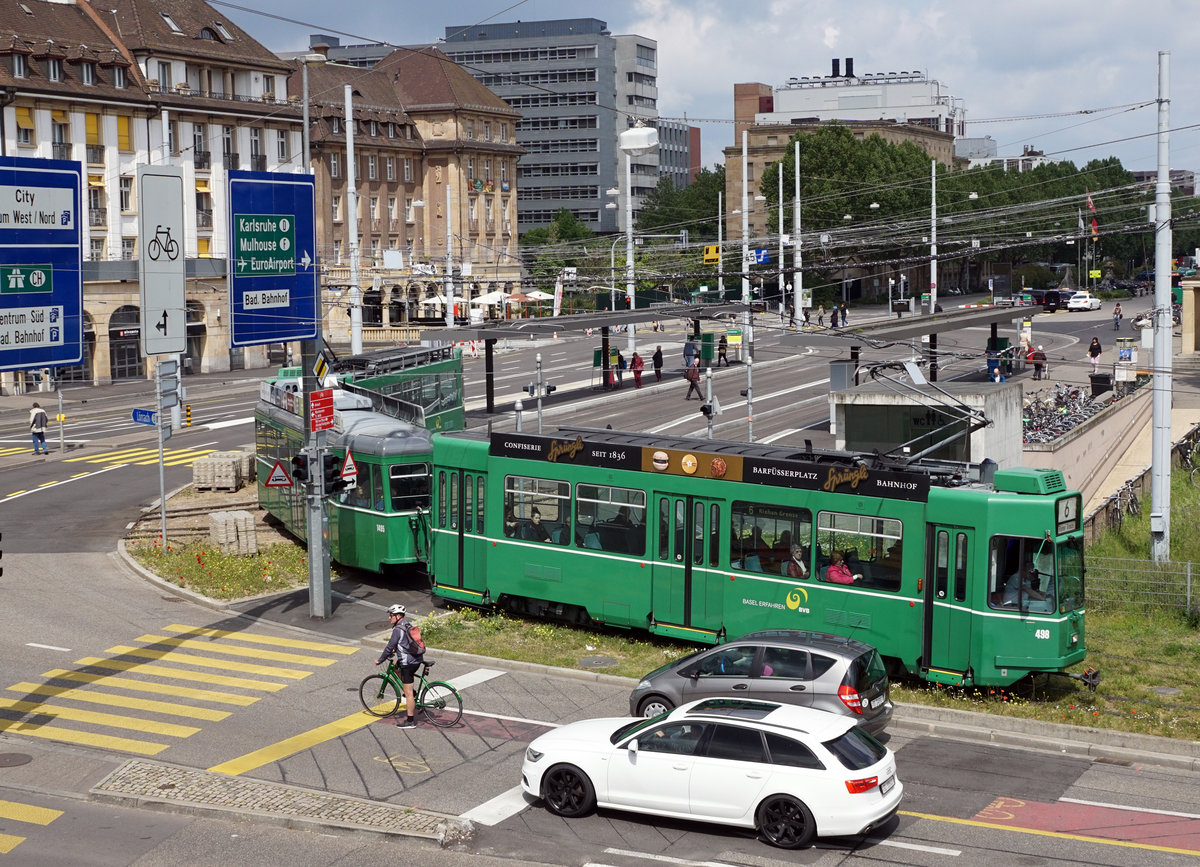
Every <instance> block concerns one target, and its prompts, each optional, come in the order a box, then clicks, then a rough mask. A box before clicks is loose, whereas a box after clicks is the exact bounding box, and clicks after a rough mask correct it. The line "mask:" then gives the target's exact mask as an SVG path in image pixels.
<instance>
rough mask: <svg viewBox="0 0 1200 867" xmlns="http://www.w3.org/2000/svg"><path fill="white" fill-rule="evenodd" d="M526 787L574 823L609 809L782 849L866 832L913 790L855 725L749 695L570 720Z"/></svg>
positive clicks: (537, 748) (529, 772) (544, 742)
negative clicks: (726, 831) (699, 825)
mask: <svg viewBox="0 0 1200 867" xmlns="http://www.w3.org/2000/svg"><path fill="white" fill-rule="evenodd" d="M521 786H522V788H523V789H524V790H525V792H526V793H528V794H530V795H532V796H533V797H535V798H541V799H542V800H543V801H544V802H545V804H546V807H547V809H549V810H550V812H552V813H555V814H557V815H559V816H564V817H567V818H575V817H578V816H583V815H586V814H587V813H590V812H591V811H592V810H593V809H595V808H596V807H597V806H599V807H611V808H614V809H618V810H630V811H633V812H637V813H646V814H649V815H652V816H669V817H672V818H676V819H689V820H693V821H698V822H714V823H717V824H722V825H734V826H738V827H743V828H754V829H756V830H757V831H758V832H759V834H760V835H761V836H762V838H763V839H764V840H766V842H768V843H770V844H772V845H774V846H779V847H781V848H784V849H798V848H800V847H803V846H807V845H809V844H810V843H812V841H813V840H814V839H815V838H816V837H818V836H822V837H841V836H848V835H855V834H865V833H866V832H867V831H869V830H871V829H873V828H877V827H879V826H880V825H881V824H883V823H884V822H886V821H887V820H888V819H889V818H890V817H891V816H892V815H893V814H894V813H895V812H896V809H897V808H898V807H899V805H900V798H901V796H902V795H903V792H904V787H903V785H902V784H901V783H900V781H899V780H898V779H896V760H895V755H894V754H893V753H892V751H891V750H889V749H888V748H887V747H885V746H884V745H883V744H881V743H879V741H877V740H875V738H873V737H872V736H871V735H869V734H868V733H867V732H865V731H863V730H862V729H861V728H859V727H858V726H856V725H855V724H854V721H853V720H851V719H850V718H849V717H845V716H836V715H834V714H830V713H825V712H823V711H819V710H814V709H812V708H805V707H795V706H793V705H785V704H779V703H777V702H761V701H753V700H749V699H741V698H733V699H704V700H702V701H698V702H689V703H688V704H685V705H681V706H680V707H678V708H676V709H675V710H673V711H670V712H669V713H666V714H662V715H660V716H656V717H652V718H650V719H645V718H643V717H632V718H617V719H592V720H582V721H580V722H574V723H569V724H567V725H565V726H562V727H560V728H557V729H554V730H553V731H550V732H547V733H546V734H544V735H541V736H540V737H538V738H537V739H535V740H534V741H533V743H531V744H530V745H529V747H528V748H527V749H526V750H525V761H524V763H523V764H522V766H521Z"/></svg>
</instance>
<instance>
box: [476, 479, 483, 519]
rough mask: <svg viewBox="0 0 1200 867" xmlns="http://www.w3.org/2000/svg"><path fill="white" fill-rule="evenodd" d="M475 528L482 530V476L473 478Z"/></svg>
mask: <svg viewBox="0 0 1200 867" xmlns="http://www.w3.org/2000/svg"><path fill="white" fill-rule="evenodd" d="M475 484H476V489H475V528H476V530H477V531H478V532H480V533H482V532H483V476H479V478H477V479H476V480H475Z"/></svg>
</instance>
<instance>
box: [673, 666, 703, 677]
mask: <svg viewBox="0 0 1200 867" xmlns="http://www.w3.org/2000/svg"><path fill="white" fill-rule="evenodd" d="M678 674H679V676H680V677H690V678H691V679H692V680H695V679H696V678H698V677H699V676H700V668H699V667H698V666H695V665H689V666H688V667H687V668H681V669H679V672H678Z"/></svg>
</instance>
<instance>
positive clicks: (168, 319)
mask: <svg viewBox="0 0 1200 867" xmlns="http://www.w3.org/2000/svg"><path fill="white" fill-rule="evenodd" d="M137 189H138V254H139V255H138V277H139V282H140V283H141V296H142V298H141V300H142V328H141V332H142V333H141V343H142V354H143V355H146V356H150V355H172V354H174V353H177V352H185V351H187V270H186V268H187V260H186V257H185V256H184V251H183V169H182V168H180V167H179V166H163V165H153V166H149V165H139V166H138V167H137Z"/></svg>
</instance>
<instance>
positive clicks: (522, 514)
mask: <svg viewBox="0 0 1200 867" xmlns="http://www.w3.org/2000/svg"><path fill="white" fill-rule="evenodd" d="M504 504H505V508H506V509H507V510H508V514H509V516H510V517H511V518H512V519H513V521H514V522H515V523H516V536H517V537H518V538H521V539H525V540H528V541H534V542H550V543H553V544H556V545H565V544H567V543H568V542H570V541H571V486H570V485H569V484H568V483H567V482H560V481H557V480H555V479H536V478H532V477H530V476H505V477H504Z"/></svg>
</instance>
